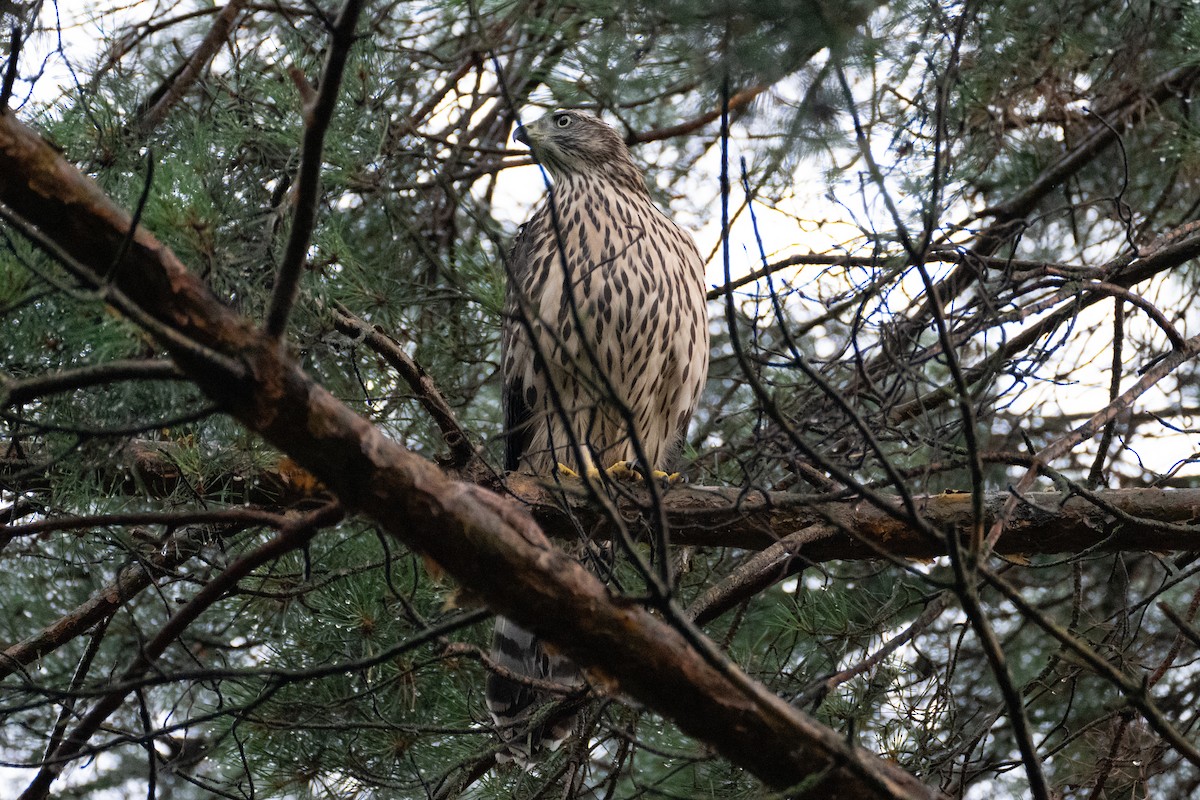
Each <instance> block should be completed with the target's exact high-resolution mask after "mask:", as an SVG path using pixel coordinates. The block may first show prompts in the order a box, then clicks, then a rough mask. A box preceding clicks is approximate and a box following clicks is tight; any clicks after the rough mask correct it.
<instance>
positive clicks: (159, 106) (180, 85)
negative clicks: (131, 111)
mask: <svg viewBox="0 0 1200 800" xmlns="http://www.w3.org/2000/svg"><path fill="white" fill-rule="evenodd" d="M245 5H246V0H230V2H229V5H227V6H225V8H223V9H221V11H220V13H218V14H217V18H216V20H215V21H214V22H213V26H212V28H210V29H209V31H208V35H206V36H205V37H204V39H203V40H202V41H201V42H200V46H199V47H197V48H196V51H195V52H194V53H192V57H191V58H189V59H188V60H187V62H186V63H185V64H184V65H183V67H182V68H181V69H180V70H179V72H178V74H177V75H174V76H172V79H171V82H170V83H169V84H168V85H167V86H165V87H164V88H163V89H162V91H161V93H160V95H159V96H158V97H157V98H156V99H155V101H154V105H152V106H150V108H148V109H146V111H145V113H144V114H142V115H141V118H140V119H139V120H138V121H137V123H136V125H137V129H138V131H140V132H141V133H143V134H144V133H147V132H149V131H152V130H154V129H155V128H156V127H158V124H159V123H160V122H162V121H163V119H165V118H166V116H167V112H168V111H170V110H171V107H172V106H174V105H175V104H176V103H178V102H179V99H180V98H181V97H183V95H184V94H186V93H187V90H188V89H189V88H191V87H192V85H193V84H195V82H196V79H197V78H199V77H200V73H201V72H203V71H204V68H205V67H207V66H208V64H209V62H211V61H212V59H213V56H215V55H216V54H217V50H218V49H220V47H221V43H222V42H224V41H225V40H226V39H227V38H228V37H229V34H230V32H231V31H232V30H233V23H234V20H236V19H237V15H238V13H239V12H241V10H242V9H243V8H244V7H245Z"/></svg>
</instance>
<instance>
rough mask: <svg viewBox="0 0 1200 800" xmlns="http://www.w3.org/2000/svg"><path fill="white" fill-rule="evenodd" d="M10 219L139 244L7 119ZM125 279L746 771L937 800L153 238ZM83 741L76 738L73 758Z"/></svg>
mask: <svg viewBox="0 0 1200 800" xmlns="http://www.w3.org/2000/svg"><path fill="white" fill-rule="evenodd" d="M0 202H2V203H3V204H5V205H6V206H7V207H8V208H9V209H11V211H12V213H13V215H15V216H20V217H23V218H24V219H26V220H28V221H29V222H30V223H32V224H33V225H35V226H36V227H37V228H38V229H39V230H40V231H42V233H43V234H44V236H45V237H47V238H50V239H52V240H53V241H54V242H55V243H56V244H57V246H58V247H59V248H61V249H62V250H63V251H65V252H66V253H67V254H69V255H70V256H71V257H73V258H75V259H78V260H79V261H80V262H81V263H84V264H87V265H90V266H91V268H92V269H93V270H104V269H107V267H108V264H109V263H111V256H112V254H113V253H114V252H116V250H117V248H119V247H120V246H121V242H122V240H123V239H124V234H125V232H126V231H128V230H129V222H130V220H129V217H128V215H127V214H125V213H124V212H122V211H120V210H119V209H117V208H116V207H115V206H114V205H113V204H112V202H111V201H110V200H109V199H108V198H107V197H105V196H104V195H103V193H102V192H101V191H100V190H99V188H98V187H97V186H96V185H95V184H94V183H93V182H91V181H90V180H88V179H86V178H85V177H84V176H82V175H80V174H79V173H78V172H77V171H76V170H74V169H72V168H71V167H69V165H67V164H66V162H65V161H64V160H63V159H62V158H61V157H60V156H59V155H58V154H57V153H56V152H55V151H54V150H53V149H52V148H51V147H49V146H48V145H47V144H46V143H45V142H44V141H42V140H41V139H40V138H39V137H37V136H36V135H35V134H33V133H32V132H31V131H29V130H28V129H26V128H25V127H23V126H22V125H20V124H19V123H17V122H16V121H15V120H14V119H13V118H12V116H11V115H5V116H2V117H0ZM113 279H114V283H115V284H116V285H117V286H119V287H120V288H121V290H122V291H123V292H124V293H125V295H126V296H127V297H128V298H130V299H131V301H133V302H136V303H137V304H138V306H139V308H141V309H142V311H143V312H144V313H145V314H146V315H150V316H151V317H152V318H153V319H155V320H157V321H159V322H160V323H162V324H163V325H169V326H171V327H172V328H173V329H174V330H175V331H176V332H177V333H178V334H180V336H182V337H183V338H184V339H185V340H187V341H195V342H198V343H199V344H201V345H203V347H204V348H207V349H209V350H212V351H215V352H218V353H220V354H222V355H223V357H224V358H226V359H228V358H234V359H236V360H237V361H238V362H240V363H242V364H245V365H246V369H245V371H244V372H243V373H241V376H242V379H241V380H236V379H235V380H230V379H229V373H228V372H227V370H226V369H225V367H224V365H223V364H222V363H218V364H217V368H216V369H214V367H213V364H212V360H211V359H208V358H206V356H205V353H204V352H202V351H198V350H197V349H195V348H191V347H182V348H181V347H177V346H176V343H177V342H178V339H177V338H171V337H164V338H163V341H162V344H163V346H164V347H166V348H168V350H169V351H170V352H171V353H172V355H173V356H174V357H175V358H176V360H177V362H178V363H179V365H180V367H181V368H183V369H184V370H185V371H186V372H187V373H188V374H189V375H191V376H192V378H193V379H194V380H195V381H196V383H197V385H199V386H200V387H201V388H202V389H203V390H204V391H205V392H206V393H209V394H210V395H211V396H212V397H213V398H214V399H216V400H217V402H219V403H220V404H222V407H223V408H226V409H228V411H229V413H230V414H231V415H232V416H234V417H235V418H236V419H238V420H239V421H240V422H242V423H243V424H244V425H245V426H247V427H248V428H250V429H251V430H254V431H257V432H258V433H259V434H261V435H262V436H263V437H264V438H265V439H266V440H267V441H269V442H271V443H272V444H274V445H275V446H277V447H279V448H280V449H282V450H284V451H285V452H287V453H288V455H289V456H291V457H292V458H293V459H294V460H295V461H296V462H297V463H298V464H300V465H301V466H302V467H304V468H305V469H307V470H309V471H310V472H312V474H313V475H315V476H316V477H317V478H318V479H319V480H321V481H322V482H323V483H325V485H326V486H328V487H329V488H330V489H331V490H332V491H333V492H335V493H336V494H337V496H338V497H339V498H340V499H341V501H342V502H343V503H344V505H345V506H346V508H348V509H351V510H354V511H357V512H359V513H362V514H364V515H366V516H368V517H369V518H371V519H372V520H374V521H375V522H376V523H377V524H378V525H379V526H380V528H381V529H382V530H384V531H385V532H387V533H389V534H391V535H393V536H395V537H396V538H397V539H399V540H401V541H403V542H405V543H406V544H407V545H408V546H410V547H412V548H413V549H414V550H417V551H418V552H421V553H423V554H425V555H426V556H428V557H430V558H431V559H433V560H434V561H436V562H437V563H439V564H440V565H441V566H442V567H443V568H444V569H445V570H446V571H447V572H448V573H450V574H451V575H452V576H454V577H455V579H456V580H458V581H459V582H460V583H461V584H462V585H463V586H465V587H467V588H468V589H470V590H472V591H473V592H475V593H476V594H478V595H479V596H480V597H482V598H483V599H484V600H485V601H486V602H487V604H488V605H489V606H490V607H491V608H492V609H493V610H495V611H496V612H498V613H501V614H504V615H505V616H507V617H509V618H511V619H513V620H515V621H516V622H517V623H519V624H520V625H522V626H523V627H525V628H527V629H528V630H530V631H531V632H533V633H534V634H535V635H537V636H538V637H540V638H542V639H544V640H545V641H547V642H550V643H551V644H553V645H555V646H556V647H557V648H558V649H559V650H561V651H562V652H563V653H564V654H565V655H567V656H568V657H570V658H571V659H572V660H573V661H575V662H576V663H577V664H579V665H581V666H582V667H583V668H585V669H587V670H589V671H591V672H592V673H593V674H595V675H596V676H597V677H599V678H602V679H605V680H609V681H612V682H613V683H615V684H616V685H617V686H619V687H620V689H621V691H623V692H625V693H626V694H628V695H629V696H631V697H633V698H635V699H637V700H639V701H641V702H643V703H645V704H646V705H647V706H648V707H650V708H653V709H654V710H656V711H658V712H659V713H662V714H664V715H665V716H667V717H670V718H671V719H673V720H675V721H676V722H677V723H678V725H679V727H680V728H681V729H682V730H683V731H684V732H686V733H688V734H689V735H691V736H695V737H697V738H699V739H701V740H703V741H706V742H708V743H710V744H711V745H713V746H714V747H715V748H716V749H717V750H718V751H719V752H721V753H722V754H723V755H724V756H725V757H727V758H728V759H730V760H731V761H732V762H733V763H735V764H738V765H740V766H742V767H744V768H746V769H749V770H750V771H752V772H753V773H754V774H756V775H757V776H759V777H760V778H761V779H762V780H764V781H766V782H767V783H769V784H771V785H775V786H779V787H787V786H792V785H794V784H796V783H798V782H800V781H802V780H805V779H806V778H809V777H813V776H820V788H819V789H818V791H819V792H820V793H821V795H822V796H823V797H826V798H829V800H843V799H847V800H848V799H849V798H855V799H856V800H857V798H872V797H874V798H899V797H904V798H932V797H935V796H936V795H937V793H936V792H935V791H933V790H931V789H929V788H928V787H925V786H923V785H922V784H921V783H920V782H919V781H917V780H916V779H915V778H913V777H912V776H911V775H909V774H907V773H905V772H904V771H903V770H902V769H900V768H899V767H898V766H896V765H895V764H893V763H890V762H886V761H883V760H882V759H879V758H877V757H876V756H874V755H872V754H870V753H868V752H866V751H864V750H862V749H860V748H857V747H854V746H851V745H850V744H848V743H847V742H846V740H845V738H844V736H842V735H841V734H839V733H837V732H836V731H833V730H832V729H829V728H827V727H825V726H823V725H820V724H818V723H817V722H815V721H814V720H812V719H811V718H809V717H808V716H806V715H804V714H802V713H801V712H799V711H798V710H797V709H795V708H793V707H792V706H790V705H789V704H787V703H786V702H784V701H782V700H780V699H779V698H777V697H775V696H774V695H771V694H770V693H768V692H766V691H764V690H762V688H761V687H760V686H756V685H755V684H753V683H752V682H750V681H749V680H748V679H747V678H746V676H745V675H744V674H742V673H741V672H740V671H739V670H737V669H736V667H733V666H731V665H727V664H723V663H720V664H718V663H714V662H713V661H711V660H710V657H708V656H706V655H702V654H701V653H700V652H699V651H698V650H697V649H696V648H695V647H693V645H692V644H691V643H690V642H689V640H688V639H687V638H685V636H684V635H683V634H682V633H681V632H680V631H679V630H677V629H676V628H675V627H672V626H671V625H668V624H667V623H665V622H664V621H663V620H662V618H661V617H659V616H658V615H656V614H654V613H651V611H649V610H647V609H644V608H642V607H641V606H640V605H637V604H632V603H630V602H628V601H626V600H623V599H621V598H615V597H613V596H612V595H610V594H609V591H608V589H607V588H606V587H605V586H604V585H603V584H602V583H601V582H600V581H599V580H598V579H597V578H596V577H595V576H593V575H591V574H590V573H588V572H587V571H586V570H585V569H584V568H583V567H582V566H581V565H580V564H579V563H578V562H576V561H575V560H574V559H572V558H571V557H569V556H567V555H566V554H565V553H563V552H562V551H560V550H558V549H556V548H554V547H552V546H551V545H550V543H549V541H548V540H547V539H546V538H545V536H544V534H543V533H542V531H541V530H540V529H539V528H538V527H537V525H536V524H535V523H534V522H533V520H532V519H531V518H530V517H529V516H527V515H526V514H525V513H523V512H522V511H521V509H520V508H519V507H518V506H517V505H516V504H515V503H513V502H511V501H509V500H506V499H504V498H501V497H498V496H497V495H495V494H493V493H491V492H489V491H487V490H486V489H483V488H481V487H478V486H474V485H470V484H464V483H460V482H456V481H454V480H452V479H451V478H449V477H448V476H447V475H445V474H444V473H443V472H441V471H440V470H439V469H438V468H437V467H436V466H434V465H433V464H431V463H430V462H428V461H425V460H424V459H422V458H420V457H418V456H416V455H415V454H413V453H411V452H409V451H408V450H406V449H405V448H403V447H401V446H400V445H398V444H396V443H395V442H393V441H391V440H389V439H388V438H386V437H385V436H384V435H383V434H382V433H381V432H380V431H379V430H378V429H376V428H374V427H373V426H371V425H370V424H369V423H368V422H367V421H366V420H364V419H362V418H361V417H359V416H357V415H356V414H354V413H353V412H352V411H351V410H350V409H349V408H347V407H346V406H345V405H344V404H343V403H341V402H340V401H338V400H337V399H336V398H335V397H334V396H333V395H331V394H330V393H329V392H328V391H326V390H325V389H324V388H322V387H321V386H319V385H317V384H316V383H315V382H314V381H313V380H312V379H311V378H310V377H309V376H307V375H306V374H305V373H303V372H302V371H301V370H300V368H299V366H298V365H297V364H296V363H295V362H294V361H293V360H291V359H290V357H289V356H288V355H287V354H286V352H285V351H284V349H283V348H281V347H280V346H279V344H278V342H277V340H276V339H275V338H274V337H270V336H267V335H265V334H264V333H263V332H261V331H258V330H256V328H255V327H254V326H253V325H251V324H250V322H249V321H247V320H245V319H243V318H241V317H239V316H238V315H237V314H236V313H235V312H234V311H233V310H231V309H230V308H228V307H227V306H225V305H224V304H222V303H221V302H220V301H219V300H217V298H215V297H213V296H212V295H211V294H210V293H209V291H208V290H207V289H206V288H205V287H204V285H203V284H202V283H201V282H200V281H199V280H198V279H197V278H196V277H195V276H194V275H192V274H191V273H189V272H188V271H187V269H186V268H185V267H184V266H183V265H182V264H181V263H180V262H179V261H178V259H177V258H176V257H175V255H174V254H173V253H172V252H171V251H170V250H168V249H167V248H166V247H164V246H163V245H162V244H160V243H159V242H158V240H157V239H155V238H154V237H153V236H151V235H150V234H149V233H148V232H146V231H145V230H143V229H138V230H137V231H136V233H135V235H134V236H133V240H132V242H131V243H130V247H129V254H128V256H127V258H126V259H125V260H124V261H123V262H122V264H121V265H120V266H119V267H118V268H117V269H116V270H115V271H114V276H113ZM217 360H218V362H219V361H220V359H217ZM109 705H111V701H110V702H108V703H105V704H99V705H97V706H96V708H95V710H94V711H93V712H92V714H91V715H89V717H87V718H85V720H83V721H82V722H81V723H80V726H79V730H80V731H81V732H86V728H87V727H88V726H91V725H94V724H97V723H96V719H98V718H103V717H106V716H107V714H108V713H110V709H109V708H108V706H109ZM77 742H78V737H75V736H72V737H69V738H68V740H67V741H65V742H64V744H63V748H68V747H70V748H77V747H78V744H77ZM63 748H60V750H63ZM69 752H71V751H70V750H64V751H63V752H62V755H64V756H65V755H68V754H69ZM47 785H48V784H47ZM35 796H36V795H35Z"/></svg>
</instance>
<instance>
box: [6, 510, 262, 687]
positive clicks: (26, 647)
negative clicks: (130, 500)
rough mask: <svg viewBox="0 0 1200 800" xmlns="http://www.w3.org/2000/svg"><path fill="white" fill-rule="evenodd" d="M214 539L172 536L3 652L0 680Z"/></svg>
mask: <svg viewBox="0 0 1200 800" xmlns="http://www.w3.org/2000/svg"><path fill="white" fill-rule="evenodd" d="M243 527H245V526H244V525H239V526H234V527H230V528H227V529H225V530H223V531H222V533H221V535H227V534H229V533H232V532H234V531H236V530H240V529H241V528H243ZM213 535H214V532H213V531H212V530H211V529H205V528H196V527H188V528H185V529H183V530H181V531H178V532H176V533H174V534H172V535H171V536H169V537H168V538H167V539H166V541H164V542H163V544H162V546H161V547H156V548H154V549H153V550H151V549H147V551H146V552H145V553H144V554H143V556H142V558H141V560H140V561H138V562H136V563H134V564H131V565H129V566H127V567H125V568H124V569H122V570H121V571H120V572H119V573H118V574H117V577H116V578H115V579H114V580H113V581H112V582H111V583H109V584H108V585H106V586H105V587H103V588H102V589H100V590H99V591H98V592H96V593H95V594H94V595H92V596H91V597H90V598H88V600H87V602H85V603H83V604H82V605H80V606H79V607H78V608H76V609H74V610H73V611H71V612H70V613H68V614H65V615H64V616H62V617H59V618H58V619H57V620H55V621H54V622H53V623H51V624H50V625H48V626H46V627H45V628H43V629H42V630H40V631H38V632H37V633H35V634H33V635H32V636H29V637H27V638H25V639H24V640H22V641H20V642H17V643H16V644H13V645H10V646H9V647H6V648H5V649H4V650H3V652H0V678H4V677H7V676H8V675H11V674H12V673H13V672H16V671H18V670H20V669H22V668H23V667H24V666H25V665H27V664H30V663H32V662H34V661H36V660H37V659H39V658H41V657H42V656H44V655H46V654H47V653H51V652H53V651H55V650H57V649H58V648H59V647H62V646H63V645H64V644H66V643H67V642H69V641H71V640H73V639H74V638H76V637H77V636H80V635H81V634H83V633H85V632H86V631H87V630H88V629H89V628H91V627H92V626H93V625H95V624H97V623H99V622H100V621H101V620H104V619H107V618H108V617H109V616H111V615H112V613H113V612H114V611H116V610H117V609H118V608H120V607H121V606H122V605H124V604H125V603H127V602H129V601H130V600H132V599H133V598H134V597H136V596H137V595H138V593H139V592H141V591H142V590H143V589H145V588H146V587H148V586H149V585H150V584H151V582H153V580H154V579H155V578H156V577H158V576H160V575H162V574H163V573H166V572H170V571H171V570H173V569H174V568H175V567H177V566H179V565H180V564H182V563H183V562H184V561H187V560H188V559H189V558H191V557H192V556H193V555H195V554H196V553H197V552H198V551H199V549H200V546H201V545H202V544H203V543H204V541H205V540H207V539H208V538H209V537H211V536H213Z"/></svg>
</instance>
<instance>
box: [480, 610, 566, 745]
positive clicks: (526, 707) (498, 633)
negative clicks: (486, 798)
mask: <svg viewBox="0 0 1200 800" xmlns="http://www.w3.org/2000/svg"><path fill="white" fill-rule="evenodd" d="M491 655H492V660H493V661H494V662H495V663H496V664H497V665H499V666H501V667H503V668H504V669H506V670H508V671H509V672H511V673H513V674H514V675H517V676H523V677H527V678H532V679H534V680H537V681H551V682H553V683H558V684H561V685H563V686H564V687H566V688H571V687H578V686H580V685H582V683H583V678H582V676H581V675H580V674H579V670H578V669H577V668H576V667H575V665H574V664H572V663H571V661H570V660H568V659H566V658H564V657H562V656H559V655H553V654H551V653H548V652H546V649H545V648H544V647H542V643H541V642H540V641H539V640H538V639H537V637H535V636H534V635H533V634H532V633H530V632H529V631H527V630H525V629H524V628H522V627H520V626H518V625H517V624H516V623H514V622H513V621H512V620H510V619H507V618H506V617H496V629H495V632H494V633H493V635H492V654H491ZM486 696H487V705H488V711H490V712H491V715H492V719H493V720H495V722H496V726H497V727H498V728H499V730H500V735H501V737H502V738H503V739H504V742H505V746H506V752H504V753H501V754H499V755H498V756H497V758H499V759H500V760H508V759H513V760H515V761H516V762H517V763H519V764H521V765H522V766H526V767H527V766H529V764H530V763H532V762H534V761H536V760H537V759H538V757H539V756H540V755H542V754H543V753H545V752H552V751H554V750H557V749H558V747H559V746H560V745H561V744H562V743H563V741H564V740H565V739H566V738H567V737H568V736H569V735H570V734H571V730H572V728H574V726H575V712H574V711H565V712H564V713H561V714H553V713H552V714H550V715H549V716H545V715H542V714H539V711H541V710H543V709H542V707H543V706H545V705H546V703H547V702H549V701H550V700H552V699H554V698H555V696H556V695H554V694H552V693H550V692H547V691H545V690H544V689H539V688H537V687H535V686H531V685H530V684H528V683H521V682H519V681H516V680H510V679H509V678H508V677H505V676H502V675H499V674H496V673H494V672H493V673H489V674H488V677H487V690H486ZM535 717H537V718H538V719H537V721H536V722H533V723H532V724H531V722H530V721H531V719H533V718H535Z"/></svg>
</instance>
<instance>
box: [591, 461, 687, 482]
mask: <svg viewBox="0 0 1200 800" xmlns="http://www.w3.org/2000/svg"><path fill="white" fill-rule="evenodd" d="M604 471H605V473H607V474H608V477H610V478H612V479H613V480H626V481H640V480H642V479H644V478H645V474H644V473H643V472H642V471H641V470H639V469H637V468H635V467H634V466H633V462H631V461H618V462H617V463H615V464H613V465H612V466H611V467H609V468H608V469H606V470H604ZM650 477H651V478H654V479H655V480H656V481H665V482H666V483H678V482H679V481H680V480H681V479H682V478H683V474H682V473H679V472H671V473H666V472H663V471H662V470H661V469H652V470H650Z"/></svg>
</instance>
